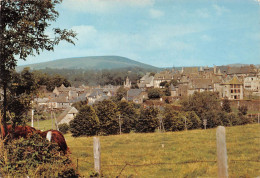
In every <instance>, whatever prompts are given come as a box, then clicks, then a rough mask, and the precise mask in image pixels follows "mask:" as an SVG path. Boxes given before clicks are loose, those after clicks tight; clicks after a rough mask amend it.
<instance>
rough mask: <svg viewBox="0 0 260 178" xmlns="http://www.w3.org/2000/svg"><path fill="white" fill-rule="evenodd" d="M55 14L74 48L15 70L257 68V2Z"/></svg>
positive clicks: (87, 2)
mask: <svg viewBox="0 0 260 178" xmlns="http://www.w3.org/2000/svg"><path fill="white" fill-rule="evenodd" d="M58 11H59V12H60V17H59V19H58V20H57V21H56V22H55V23H52V27H61V28H68V29H73V30H74V31H76V32H77V33H78V40H77V41H76V45H75V46H73V45H71V44H67V43H65V42H64V43H61V44H60V45H59V46H57V47H56V48H55V51H54V52H42V53H41V54H40V55H39V56H36V57H29V58H28V60H27V61H20V60H19V61H18V64H19V65H23V64H29V63H38V62H45V61H50V60H55V59H61V58H68V57H83V56H100V55H117V56H124V57H128V58H130V59H133V60H136V61H139V62H143V63H146V64H150V65H154V66H157V67H171V66H192V65H196V66H206V65H208V66H212V65H225V64H232V63H244V64H259V63H260V3H259V2H257V0H63V3H62V4H61V5H59V6H58ZM49 30H50V29H49Z"/></svg>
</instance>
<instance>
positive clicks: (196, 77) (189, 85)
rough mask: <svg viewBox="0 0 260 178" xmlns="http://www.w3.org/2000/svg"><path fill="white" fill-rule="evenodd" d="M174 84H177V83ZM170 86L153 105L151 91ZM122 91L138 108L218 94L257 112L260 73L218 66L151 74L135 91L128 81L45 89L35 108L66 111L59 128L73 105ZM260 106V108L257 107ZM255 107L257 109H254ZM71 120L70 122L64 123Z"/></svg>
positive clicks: (251, 67) (70, 116)
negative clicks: (208, 93) (115, 84)
mask: <svg viewBox="0 0 260 178" xmlns="http://www.w3.org/2000/svg"><path fill="white" fill-rule="evenodd" d="M171 81H176V83H173V82H171ZM165 83H169V84H170V85H168V89H169V92H170V94H169V95H168V96H162V97H160V98H158V100H157V101H153V102H149V97H148V91H149V89H151V88H157V89H161V90H163V89H164V88H165V87H166V86H167V85H165ZM120 87H123V88H124V89H125V90H126V91H127V92H126V95H125V96H124V97H122V99H121V100H122V101H129V102H134V103H136V104H141V105H144V106H147V105H151V104H153V105H163V103H165V102H168V103H169V102H174V101H178V100H179V99H181V98H183V97H188V96H191V95H192V94H193V93H194V92H203V91H212V92H218V93H219V98H222V99H224V98H227V99H228V100H230V101H231V102H232V103H233V104H234V105H237V106H239V104H240V103H241V104H242V103H244V104H246V105H247V106H248V107H249V108H251V109H254V110H257V107H259V106H258V105H259V102H254V101H257V100H259V97H260V70H259V69H258V68H256V66H254V65H247V66H241V67H230V66H214V67H182V69H181V70H176V69H171V70H170V69H166V70H163V71H160V72H158V73H155V74H151V73H147V74H146V75H144V76H143V77H142V78H141V79H140V80H139V81H138V88H132V84H131V81H130V80H129V78H128V77H127V78H126V79H125V82H124V84H123V86H113V85H106V86H96V87H94V86H85V85H82V86H80V87H78V88H76V87H65V86H64V85H61V86H60V87H55V89H54V90H53V91H52V92H48V91H47V90H46V87H45V86H41V88H40V93H41V94H40V95H39V96H41V97H37V98H35V99H34V106H36V107H37V108H38V109H39V108H40V109H41V110H44V111H47V110H59V111H64V112H63V113H62V114H61V115H60V116H59V117H58V119H57V124H62V123H69V121H70V120H72V119H73V118H74V117H75V116H76V114H77V113H78V111H77V109H75V108H74V107H72V105H73V103H76V102H80V101H82V102H83V101H87V103H88V105H93V104H95V103H98V102H99V101H103V100H105V99H110V98H111V97H114V96H116V94H117V91H118V89H119V88H120ZM257 103H258V104H257ZM252 107H253V108H252ZM64 118H67V119H64Z"/></svg>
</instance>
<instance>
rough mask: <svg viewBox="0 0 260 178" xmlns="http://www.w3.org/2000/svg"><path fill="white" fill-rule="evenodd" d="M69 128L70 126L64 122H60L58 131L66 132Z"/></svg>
mask: <svg viewBox="0 0 260 178" xmlns="http://www.w3.org/2000/svg"><path fill="white" fill-rule="evenodd" d="M69 128H70V127H69V125H68V124H66V123H63V124H60V125H59V131H60V132H61V133H63V134H66V133H68V131H69Z"/></svg>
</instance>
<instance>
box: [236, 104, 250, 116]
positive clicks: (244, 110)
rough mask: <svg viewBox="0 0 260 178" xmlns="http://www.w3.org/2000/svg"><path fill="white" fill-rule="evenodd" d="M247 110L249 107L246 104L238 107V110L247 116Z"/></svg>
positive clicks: (240, 113)
mask: <svg viewBox="0 0 260 178" xmlns="http://www.w3.org/2000/svg"><path fill="white" fill-rule="evenodd" d="M247 110H248V108H247V106H246V105H243V106H239V107H238V111H239V113H238V114H239V115H243V116H245V115H246V114H247Z"/></svg>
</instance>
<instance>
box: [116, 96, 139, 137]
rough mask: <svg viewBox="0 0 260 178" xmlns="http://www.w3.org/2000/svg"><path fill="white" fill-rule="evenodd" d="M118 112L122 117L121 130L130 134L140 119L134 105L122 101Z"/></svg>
mask: <svg viewBox="0 0 260 178" xmlns="http://www.w3.org/2000/svg"><path fill="white" fill-rule="evenodd" d="M118 110H119V112H120V115H121V128H122V132H124V133H130V131H131V130H134V128H135V125H136V123H137V119H138V113H137V109H136V108H135V107H134V104H133V103H130V102H126V101H121V102H119V103H118Z"/></svg>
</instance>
